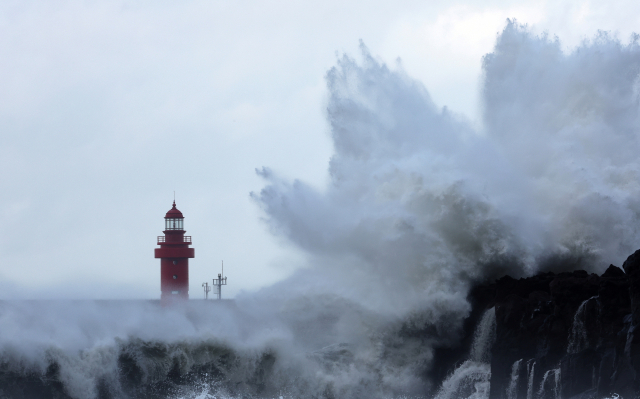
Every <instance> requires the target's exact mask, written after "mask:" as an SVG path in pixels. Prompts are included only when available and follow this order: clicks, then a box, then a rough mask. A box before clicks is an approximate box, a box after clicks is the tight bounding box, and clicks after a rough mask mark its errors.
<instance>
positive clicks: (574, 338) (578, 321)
mask: <svg viewBox="0 0 640 399" xmlns="http://www.w3.org/2000/svg"><path fill="white" fill-rule="evenodd" d="M595 298H597V296H594V297H591V298H589V299H587V300H585V301H583V302H582V303H581V304H580V306H579V307H578V310H576V313H575V314H574V316H573V325H572V326H571V333H570V334H569V340H568V341H569V344H568V346H567V353H570V354H574V353H578V352H581V351H583V350H584V349H586V348H587V347H588V346H589V339H588V336H587V329H586V327H585V325H584V323H585V318H586V306H587V304H588V303H589V301H590V300H592V299H595Z"/></svg>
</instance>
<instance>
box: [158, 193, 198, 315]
mask: <svg viewBox="0 0 640 399" xmlns="http://www.w3.org/2000/svg"><path fill="white" fill-rule="evenodd" d="M163 233H164V235H163V236H158V245H160V248H156V249H155V257H156V258H160V291H161V296H160V301H161V302H162V303H163V304H168V303H171V302H173V301H175V300H177V299H189V258H193V257H194V256H195V255H194V253H195V251H194V249H193V248H189V246H190V245H191V236H185V235H184V233H185V230H184V216H183V215H182V212H180V211H179V210H178V208H176V202H175V201H173V207H172V208H171V209H170V210H169V212H167V214H166V215H165V217H164V231H163Z"/></svg>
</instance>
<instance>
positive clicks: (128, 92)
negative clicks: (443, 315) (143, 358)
mask: <svg viewBox="0 0 640 399" xmlns="http://www.w3.org/2000/svg"><path fill="white" fill-rule="evenodd" d="M601 3H602V2H596V1H583V2H579V1H575V2H551V1H549V2H539V1H529V2H509V1H504V2H500V1H492V2H486V1H483V2H470V1H467V2H464V1H460V2H440V3H432V4H427V2H424V1H397V2H371V1H367V2H365V1H339V2H338V1H325V2H316V3H313V4H310V3H309V2H293V1H273V2H247V1H236V2H226V1H220V2H207V1H188V2H151V1H148V2H125V1H113V2H106V1H93V2H82V1H62V2H56V3H55V4H44V3H42V2H35V1H32V2H25V1H3V2H0V53H1V54H2V56H1V57H0V76H1V79H0V165H1V166H2V170H3V173H2V174H1V175H0V187H1V188H2V189H1V190H0V223H1V225H2V228H1V229H0V259H1V260H0V299H4V298H12V297H19V298H43V297H44V298H47V297H82V298H116V297H127V298H156V297H159V264H160V262H159V260H156V259H154V258H153V248H155V245H154V244H155V237H156V236H157V235H160V234H162V231H161V230H162V227H163V219H162V218H163V216H164V213H165V212H166V211H167V210H168V209H169V208H170V206H171V201H172V199H173V198H172V197H173V191H174V190H175V191H176V203H177V205H178V208H179V209H180V210H181V211H182V212H183V213H184V214H185V217H186V219H185V227H186V230H187V234H188V235H191V236H192V237H193V242H194V245H193V246H194V248H195V249H196V258H195V259H193V260H192V261H191V265H190V271H191V273H190V279H191V286H190V289H191V291H190V295H191V297H192V298H198V297H200V296H201V295H202V291H201V288H200V285H201V283H202V282H204V281H211V278H213V277H214V276H215V275H217V273H218V271H219V267H220V260H222V259H224V260H225V266H226V267H225V271H226V274H227V275H228V277H229V286H228V289H227V291H226V293H225V294H226V295H228V296H232V295H234V294H235V293H237V292H239V291H240V290H253V289H256V288H258V287H260V286H264V285H267V284H271V283H273V282H275V281H278V280H280V279H282V278H283V277H285V276H286V275H288V274H289V273H290V272H291V271H292V270H294V269H295V268H297V267H303V266H304V264H305V256H304V254H302V253H299V252H297V250H295V249H294V248H293V247H292V246H290V245H288V244H287V243H286V242H283V241H281V240H280V239H278V238H275V237H272V236H271V234H270V233H269V231H268V228H267V227H266V225H265V224H264V223H262V222H261V221H260V218H261V217H262V216H263V215H262V213H261V211H260V209H259V207H258V206H257V205H256V204H254V203H253V202H252V200H251V199H250V197H249V193H250V192H251V191H259V190H260V189H261V188H262V187H263V186H264V182H263V181H262V180H261V179H260V178H259V177H258V176H256V174H255V172H254V169H255V168H260V167H262V166H268V167H270V168H271V169H273V170H274V171H276V172H277V173H279V174H280V175H282V176H284V177H286V178H299V179H301V180H304V181H306V182H307V183H309V184H311V185H313V186H315V187H320V188H321V187H322V186H323V185H324V184H325V183H326V181H327V178H326V174H327V164H328V160H329V157H330V156H331V152H332V149H331V141H330V137H329V134H328V126H327V124H326V122H325V111H324V108H325V105H326V95H327V94H326V89H325V81H324V77H325V74H326V71H327V70H328V69H329V68H330V67H332V66H333V65H334V64H335V59H336V52H337V53H342V52H346V53H349V54H351V55H353V56H357V54H358V50H357V48H358V44H359V40H360V39H362V40H363V41H364V43H365V44H366V45H367V46H368V48H369V49H370V51H371V53H372V54H374V55H375V56H377V57H379V58H380V59H381V60H383V61H384V62H386V63H388V64H390V65H392V64H394V63H395V62H396V59H397V58H400V59H402V64H403V67H404V68H405V70H406V71H407V72H408V74H409V75H410V76H412V77H414V78H416V79H418V80H420V81H422V82H423V83H424V85H425V86H426V88H427V89H428V90H429V92H430V93H431V95H432V96H433V99H434V101H435V102H436V104H438V105H439V106H445V105H446V106H448V107H449V108H450V109H452V110H454V111H456V112H460V113H463V114H465V115H467V117H468V118H470V119H471V120H473V121H475V123H476V124H478V126H481V125H480V122H479V114H480V112H479V104H478V100H477V99H478V87H479V78H480V76H479V74H480V65H481V57H482V55H483V54H485V53H487V52H490V51H491V49H492V47H493V45H494V40H495V38H496V34H497V33H498V32H499V31H501V30H502V28H503V27H504V25H505V20H506V18H516V19H518V21H520V22H522V23H527V24H529V25H530V26H531V27H532V29H533V30H534V31H536V32H545V31H546V32H548V33H549V34H550V35H552V36H553V35H557V36H558V37H559V39H560V40H561V41H562V43H563V46H564V47H565V48H570V47H573V46H575V45H577V44H579V43H580V41H581V40H583V39H585V38H589V37H592V36H593V35H594V34H595V33H596V32H597V30H598V29H600V30H610V31H612V32H613V33H616V34H617V35H618V36H619V37H620V38H621V39H622V40H623V41H624V42H626V41H627V38H628V37H629V36H630V35H631V32H632V31H633V30H638V26H640V25H639V22H640V21H639V19H640V18H639V17H638V16H640V5H638V4H637V2H632V1H627V2H609V3H606V4H601Z"/></svg>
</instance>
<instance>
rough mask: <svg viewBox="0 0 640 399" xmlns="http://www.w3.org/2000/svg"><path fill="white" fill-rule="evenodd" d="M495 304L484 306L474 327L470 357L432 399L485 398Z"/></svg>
mask: <svg viewBox="0 0 640 399" xmlns="http://www.w3.org/2000/svg"><path fill="white" fill-rule="evenodd" d="M495 328H496V312H495V308H491V309H489V310H487V311H486V312H485V313H484V315H483V316H482V319H481V320H480V323H479V324H478V326H477V327H476V331H475V334H474V339H473V343H472V345H471V348H472V349H471V354H470V356H469V360H467V361H465V362H464V363H462V364H461V365H460V366H459V367H458V368H456V369H455V370H454V371H453V373H451V375H450V376H449V377H447V379H446V380H445V381H444V382H443V383H442V386H441V387H440V390H439V391H438V394H437V395H436V397H435V399H461V398H467V399H487V398H488V397H489V389H490V386H489V380H490V379H491V365H490V364H489V363H490V362H491V347H492V346H493V343H494V339H495Z"/></svg>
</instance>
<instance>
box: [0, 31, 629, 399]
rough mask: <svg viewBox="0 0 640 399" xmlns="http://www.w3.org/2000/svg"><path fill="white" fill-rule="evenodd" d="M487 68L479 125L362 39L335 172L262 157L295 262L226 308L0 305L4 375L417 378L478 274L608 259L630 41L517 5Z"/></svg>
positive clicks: (140, 380) (249, 380)
mask: <svg viewBox="0 0 640 399" xmlns="http://www.w3.org/2000/svg"><path fill="white" fill-rule="evenodd" d="M482 65H483V81H482V88H481V96H482V106H483V119H482V121H481V122H480V123H481V126H480V128H479V129H475V128H474V126H473V125H471V124H470V123H468V122H467V121H466V119H465V117H464V116H462V115H457V114H455V113H453V112H451V111H450V110H449V109H447V108H445V107H442V104H435V103H434V102H433V100H432V99H431V97H430V96H429V93H428V91H427V90H426V88H425V87H424V86H423V85H422V84H421V83H420V82H417V81H416V80H414V79H412V78H411V77H409V76H408V75H407V73H406V72H405V71H404V70H403V69H402V67H401V66H399V67H397V68H390V67H388V66H386V65H385V64H383V63H382V62H380V61H379V60H378V59H377V58H375V57H374V56H372V55H371V54H370V53H369V51H368V50H367V49H366V48H365V47H364V45H363V46H362V57H361V61H357V60H356V59H354V58H352V57H350V56H348V55H345V56H342V57H340V58H339V59H338V61H337V64H336V66H335V67H334V68H332V69H331V70H329V72H328V73H327V76H326V80H327V87H328V95H327V107H326V109H327V119H328V125H329V130H330V133H331V136H332V140H333V144H334V154H333V155H332V157H331V160H330V162H329V166H328V172H329V178H330V181H329V184H328V185H327V187H324V188H320V189H316V188H314V187H311V186H309V185H306V184H305V183H304V182H301V181H292V182H289V181H287V180H285V179H282V178H280V177H279V176H278V174H277V172H274V171H272V170H270V169H269V168H259V170H258V172H259V174H260V176H262V177H264V178H265V179H266V181H267V185H266V187H264V189H263V190H261V191H260V192H259V193H254V194H253V198H254V200H255V201H256V202H257V203H258V204H259V205H260V206H261V207H262V209H263V210H264V216H265V217H264V219H265V220H266V222H267V223H268V225H269V228H270V230H271V231H273V232H274V233H275V234H277V235H279V236H280V237H282V238H284V239H285V240H287V241H288V242H289V243H291V244H292V245H294V246H295V247H297V248H298V249H299V250H301V251H302V252H303V253H304V254H305V255H306V262H305V264H304V265H301V266H304V267H301V268H300V269H299V270H298V271H297V272H296V273H294V274H293V275H292V276H291V277H290V278H289V279H287V280H286V281H284V282H280V283H277V284H275V285H274V286H272V287H268V288H265V289H263V290H261V291H259V292H252V293H248V292H246V293H243V294H242V295H239V297H238V298H236V302H235V303H234V304H235V305H234V306H235V307H234V308H211V307H209V308H202V307H200V305H195V304H190V305H188V306H187V307H186V308H184V309H165V310H162V309H159V308H157V307H154V306H153V305H152V304H149V303H141V302H140V303H125V302H120V303H115V302H108V301H107V302H104V303H98V302H85V303H77V302H76V303H45V302H42V303H33V302H20V303H11V304H6V303H4V304H3V305H2V308H1V309H0V325H2V327H3V328H2V329H0V360H1V361H0V366H1V367H0V379H2V382H3V384H2V387H3V389H4V392H5V393H6V392H7V390H10V389H14V388H15V389H16V392H17V391H20V390H24V389H27V387H31V388H38V387H39V388H42V389H45V390H47V389H48V391H46V392H49V393H56V394H57V393H60V395H61V396H62V395H63V394H64V395H67V396H70V397H72V398H83V399H85V398H93V397H98V396H103V394H104V395H112V397H117V396H118V395H119V394H120V393H121V392H125V393H126V392H133V393H134V394H135V393H145V394H148V395H149V396H150V397H153V396H151V395H156V396H155V397H158V398H163V397H172V396H173V397H175V396H176V395H181V394H182V393H183V392H184V391H185V390H187V391H188V390H189V388H190V387H196V386H199V385H198V384H220V385H218V386H219V387H220V388H216V389H220V392H225V391H224V390H228V392H227V393H225V394H224V395H227V396H228V397H234V395H236V396H237V395H247V396H251V395H253V396H254V397H260V395H266V396H268V397H276V396H277V395H279V394H280V393H281V392H283V391H286V392H290V394H289V395H290V396H292V397H300V398H304V397H321V396H323V395H324V396H334V397H340V398H351V397H353V398H361V397H367V398H388V397H394V396H395V397H398V396H401V395H410V396H418V395H420V394H423V395H424V394H425V393H427V392H428V389H429V387H430V386H431V384H430V382H429V381H425V379H424V376H425V375H427V371H428V370H429V368H430V367H431V361H432V358H433V351H434V348H436V347H455V345H456V344H458V341H459V338H460V334H461V330H462V327H463V320H464V319H465V318H467V317H468V316H469V313H470V308H471V307H470V304H469V303H468V302H467V293H468V291H469V288H470V287H471V286H472V285H474V284H476V283H478V282H484V281H490V280H491V279H492V278H496V277H499V276H502V275H505V274H509V275H510V276H512V277H516V278H517V277H520V276H525V275H530V274H532V273H535V272H536V271H538V270H554V271H558V270H562V269H563V268H584V269H586V270H595V268H596V266H595V265H597V264H599V263H598V262H599V261H600V260H606V261H605V262H602V263H601V264H604V265H606V264H609V263H620V262H621V261H622V260H623V259H624V257H625V256H626V255H627V254H628V253H631V252H632V251H633V250H634V249H635V245H637V242H640V230H639V229H637V226H638V225H639V224H640V211H639V210H640V201H639V200H638V198H640V183H639V182H640V160H638V157H637V154H638V152H639V150H640V134H638V133H639V125H640V124H639V121H640V113H639V112H638V90H637V87H638V85H637V82H638V70H640V48H639V46H638V43H637V42H635V41H634V42H632V43H630V44H629V45H623V44H621V43H620V42H619V41H618V40H616V39H615V38H612V37H610V36H607V35H606V34H604V33H603V34H600V35H599V36H598V37H596V38H595V39H594V40H592V41H585V42H584V43H583V44H582V45H581V46H580V47H579V48H577V49H575V50H571V49H569V50H567V51H563V48H562V46H561V44H560V42H559V40H555V39H551V38H550V37H548V36H544V35H543V36H535V35H533V34H531V33H530V32H529V31H528V30H527V29H526V28H525V27H523V26H521V25H518V24H517V23H515V22H513V21H509V22H508V23H507V26H506V28H505V29H504V31H503V32H502V33H501V34H500V35H499V36H498V37H497V42H496V46H495V48H494V50H493V52H492V53H490V54H487V55H486V56H485V57H484V58H483V60H482ZM485 336H486V335H485ZM343 344H344V345H343ZM480 346H482V345H480ZM479 353H480V355H478V356H483V353H485V351H484V350H479ZM334 356H335V357H334ZM473 356H474V357H476V355H473ZM476 358H478V357H476ZM458 370H459V371H458V374H455V375H454V376H451V378H450V379H448V380H447V381H445V383H446V384H444V385H443V387H444V386H445V385H446V386H448V387H449V388H446V389H445V391H447V392H451V391H452V390H455V389H457V388H455V387H459V386H462V385H464V384H463V383H462V381H472V383H471V384H467V385H468V388H469V395H467V396H470V395H481V396H482V395H486V394H487V392H488V375H489V366H488V364H486V363H482V362H477V361H476V360H471V359H470V360H468V361H467V362H465V363H464V367H462V366H461V367H460V368H459V369H458ZM534 370H535V363H531V362H528V363H527V383H528V390H527V397H528V398H529V399H532V398H531V396H532V395H533V393H534V392H533V391H534V388H533V376H534ZM523 382H524V381H523ZM12 384H13V385H12ZM31 388H29V389H31ZM189 392H193V391H189ZM216 392H217V391H216ZM216 395H217V394H216ZM224 395H223V394H220V396H222V397H224ZM443 395H444V393H443ZM40 396H41V397H47V396H48V397H52V396H54V395H40ZM283 396H285V397H287V396H286V395H283ZM105 397H108V396H105Z"/></svg>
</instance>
